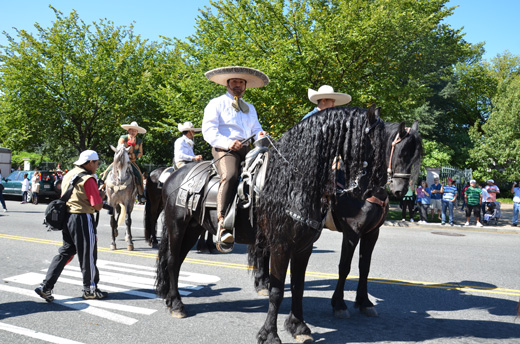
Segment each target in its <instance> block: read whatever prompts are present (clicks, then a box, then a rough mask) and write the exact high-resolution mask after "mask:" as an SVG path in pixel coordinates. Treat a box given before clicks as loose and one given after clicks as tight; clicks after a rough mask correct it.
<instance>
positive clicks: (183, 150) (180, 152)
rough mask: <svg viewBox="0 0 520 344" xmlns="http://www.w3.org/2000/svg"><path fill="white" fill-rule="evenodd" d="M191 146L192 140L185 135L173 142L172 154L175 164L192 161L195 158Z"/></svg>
mask: <svg viewBox="0 0 520 344" xmlns="http://www.w3.org/2000/svg"><path fill="white" fill-rule="evenodd" d="M193 144H194V143H193V140H190V139H189V138H188V137H187V136H186V135H182V136H181V137H179V138H178V139H177V140H175V148H174V152H173V156H174V160H175V162H179V161H192V160H193V157H195V153H194V152H193Z"/></svg>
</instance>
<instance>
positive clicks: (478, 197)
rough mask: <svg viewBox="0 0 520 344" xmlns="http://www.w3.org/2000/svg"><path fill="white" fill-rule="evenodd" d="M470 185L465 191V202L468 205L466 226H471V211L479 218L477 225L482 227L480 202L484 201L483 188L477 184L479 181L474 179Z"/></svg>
mask: <svg viewBox="0 0 520 344" xmlns="http://www.w3.org/2000/svg"><path fill="white" fill-rule="evenodd" d="M469 184H470V186H469V187H468V188H467V189H466V191H465V193H464V203H465V204H466V205H467V206H466V223H465V224H464V225H465V226H469V219H470V217H471V212H473V214H474V215H475V219H476V220H477V227H482V223H480V204H481V203H482V190H481V189H480V188H479V187H478V186H477V181H476V180H475V179H472V180H471V181H470V182H469Z"/></svg>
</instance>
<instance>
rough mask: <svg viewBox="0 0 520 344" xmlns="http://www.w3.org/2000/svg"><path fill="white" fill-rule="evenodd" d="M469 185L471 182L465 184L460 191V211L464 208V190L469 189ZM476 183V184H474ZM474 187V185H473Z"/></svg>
mask: <svg viewBox="0 0 520 344" xmlns="http://www.w3.org/2000/svg"><path fill="white" fill-rule="evenodd" d="M470 183H471V182H467V183H466V185H465V186H464V189H462V191H461V193H460V197H462V207H461V208H460V210H461V211H463V210H464V207H465V206H466V198H465V194H466V190H467V189H468V188H469V187H470ZM475 183H476V182H475ZM475 186H476V185H475Z"/></svg>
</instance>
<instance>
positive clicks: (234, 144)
mask: <svg viewBox="0 0 520 344" xmlns="http://www.w3.org/2000/svg"><path fill="white" fill-rule="evenodd" d="M228 148H229V150H232V151H238V150H240V148H242V142H240V141H238V140H235V141H233V142H231V144H230V145H229V147H228Z"/></svg>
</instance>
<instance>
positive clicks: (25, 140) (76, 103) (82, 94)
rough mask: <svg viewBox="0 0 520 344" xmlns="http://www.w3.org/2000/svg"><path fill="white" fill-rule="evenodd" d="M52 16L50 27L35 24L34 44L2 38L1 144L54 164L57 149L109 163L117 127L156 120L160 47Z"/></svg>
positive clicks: (124, 31)
mask: <svg viewBox="0 0 520 344" xmlns="http://www.w3.org/2000/svg"><path fill="white" fill-rule="evenodd" d="M51 8H52V7H51ZM52 10H54V12H55V15H56V21H55V22H54V23H53V25H52V27H50V28H43V27H41V26H40V25H38V24H35V27H36V29H37V35H36V36H33V35H32V34H29V33H28V32H26V31H25V30H21V29H20V30H17V31H16V32H17V37H18V40H16V39H15V38H13V37H9V36H8V39H9V45H8V46H7V47H3V49H2V50H3V51H2V53H1V54H0V94H1V96H0V97H1V98H0V111H1V115H2V116H1V119H0V134H1V135H0V137H2V140H3V144H4V145H5V146H7V147H11V148H15V149H22V148H32V149H34V148H35V147H37V146H39V147H46V148H48V150H47V152H46V153H47V154H48V155H49V156H50V157H53V158H57V159H62V157H61V156H59V157H55V156H54V153H53V151H54V149H55V147H59V146H63V147H74V149H75V151H76V152H80V151H82V150H85V149H95V150H98V151H99V152H100V153H102V154H103V155H105V156H111V155H112V154H113V153H111V151H110V150H109V148H108V145H109V144H110V143H112V144H115V143H116V142H117V139H118V136H119V135H120V134H121V133H122V129H121V128H120V127H119V125H120V124H122V123H129V122H130V121H133V120H135V121H138V122H139V124H141V125H144V126H146V125H147V124H149V123H153V122H155V121H156V120H158V119H159V118H161V117H162V114H161V113H160V112H159V111H158V110H157V108H158V106H157V104H155V103H154V102H153V100H152V99H151V98H150V97H149V95H148V91H149V90H150V89H153V88H155V84H157V83H158V82H159V81H158V80H157V79H156V76H155V69H156V68H157V62H158V61H159V60H160V51H159V49H160V46H159V44H157V43H154V42H152V43H148V42H147V41H146V40H142V39H141V38H140V36H135V35H134V33H133V27H132V26H130V27H125V26H122V27H116V26H114V24H113V23H112V22H111V21H107V20H100V21H99V22H94V23H92V24H91V25H87V24H85V23H84V22H83V21H82V20H81V19H80V18H79V16H78V14H77V13H76V12H75V11H73V12H72V13H70V15H69V16H68V17H64V16H63V15H62V13H61V12H59V11H58V10H56V9H54V8H52ZM4 34H5V33H4ZM145 142H146V141H145ZM75 155H76V154H75Z"/></svg>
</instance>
